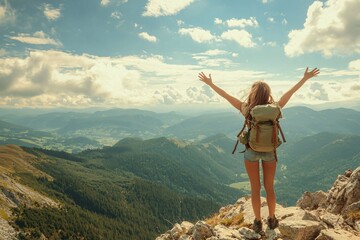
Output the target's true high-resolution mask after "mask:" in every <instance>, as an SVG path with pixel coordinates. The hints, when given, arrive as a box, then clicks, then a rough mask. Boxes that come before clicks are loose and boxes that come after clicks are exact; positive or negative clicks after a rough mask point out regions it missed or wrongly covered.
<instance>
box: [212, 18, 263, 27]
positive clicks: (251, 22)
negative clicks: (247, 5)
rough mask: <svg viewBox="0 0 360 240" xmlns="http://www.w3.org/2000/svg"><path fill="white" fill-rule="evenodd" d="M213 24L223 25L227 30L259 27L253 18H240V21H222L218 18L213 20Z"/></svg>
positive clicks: (233, 19) (232, 19)
mask: <svg viewBox="0 0 360 240" xmlns="http://www.w3.org/2000/svg"><path fill="white" fill-rule="evenodd" d="M214 23H215V24H224V25H227V26H228V27H229V28H235V27H240V28H244V27H247V26H249V27H257V26H259V23H258V21H257V20H256V18H255V17H250V18H248V19H245V18H242V19H237V18H231V19H229V20H226V21H223V20H221V19H219V18H215V20H214Z"/></svg>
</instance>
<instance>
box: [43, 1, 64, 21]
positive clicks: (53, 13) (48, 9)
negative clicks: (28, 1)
mask: <svg viewBox="0 0 360 240" xmlns="http://www.w3.org/2000/svg"><path fill="white" fill-rule="evenodd" d="M60 10H61V9H60V8H53V7H52V6H51V5H50V4H44V8H43V11H44V15H45V17H46V18H47V19H48V20H50V21H54V20H56V19H58V18H59V17H60V16H61V13H60Z"/></svg>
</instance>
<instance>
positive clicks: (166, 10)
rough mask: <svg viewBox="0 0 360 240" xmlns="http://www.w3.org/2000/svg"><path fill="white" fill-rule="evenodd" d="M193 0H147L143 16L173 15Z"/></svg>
mask: <svg viewBox="0 0 360 240" xmlns="http://www.w3.org/2000/svg"><path fill="white" fill-rule="evenodd" d="M193 1H194V0H177V1H163V0H148V3H147V4H146V6H145V11H144V13H143V16H149V17H159V16H171V15H175V14H177V13H178V12H180V11H181V10H183V9H184V8H186V7H187V6H189V5H190V4H191V3H192V2H193Z"/></svg>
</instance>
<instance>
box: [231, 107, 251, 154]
mask: <svg viewBox="0 0 360 240" xmlns="http://www.w3.org/2000/svg"><path fill="white" fill-rule="evenodd" d="M249 117H250V111H248V113H247V114H246V117H245V120H244V125H243V127H242V128H241V130H240V132H239V133H238V135H237V136H236V143H235V146H234V149H233V151H232V153H231V154H234V153H235V151H236V148H237V146H238V144H239V137H240V135H241V134H242V133H243V131H244V130H245V127H246V125H247V123H248V121H249Z"/></svg>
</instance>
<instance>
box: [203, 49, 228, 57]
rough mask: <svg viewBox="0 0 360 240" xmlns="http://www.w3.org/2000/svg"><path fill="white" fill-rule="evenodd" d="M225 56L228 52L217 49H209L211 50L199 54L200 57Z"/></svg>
mask: <svg viewBox="0 0 360 240" xmlns="http://www.w3.org/2000/svg"><path fill="white" fill-rule="evenodd" d="M225 54H229V52H228V51H225V50H219V49H211V50H207V51H206V52H204V53H201V55H208V56H217V55H225Z"/></svg>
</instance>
